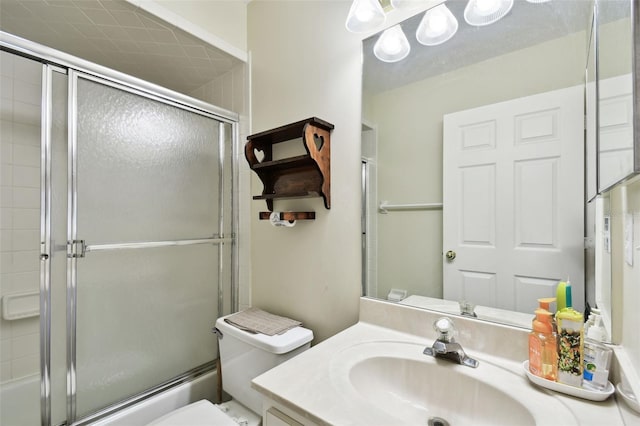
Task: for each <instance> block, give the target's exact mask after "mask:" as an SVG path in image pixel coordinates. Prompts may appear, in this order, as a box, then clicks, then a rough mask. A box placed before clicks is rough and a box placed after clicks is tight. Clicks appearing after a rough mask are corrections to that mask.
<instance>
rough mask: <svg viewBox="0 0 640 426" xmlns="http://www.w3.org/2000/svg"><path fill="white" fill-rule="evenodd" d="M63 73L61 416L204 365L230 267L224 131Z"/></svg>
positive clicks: (83, 412) (154, 101)
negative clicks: (64, 384) (65, 186)
mask: <svg viewBox="0 0 640 426" xmlns="http://www.w3.org/2000/svg"><path fill="white" fill-rule="evenodd" d="M69 78H70V91H69V93H70V96H69V103H70V104H69V105H70V109H69V112H70V114H69V116H70V117H72V118H71V120H70V126H69V132H70V139H69V140H70V148H69V161H70V164H71V166H70V168H69V184H70V186H69V205H68V208H69V213H70V215H69V224H68V238H67V239H68V245H67V257H68V271H69V273H68V278H67V305H68V308H69V309H68V313H67V326H68V333H69V336H68V342H69V344H68V347H67V352H68V354H67V357H68V358H67V364H68V378H67V381H68V390H67V392H68V406H67V417H68V419H69V420H72V421H73V420H75V419H77V418H82V417H85V416H87V415H90V414H91V413H94V412H96V411H99V410H101V409H103V408H104V407H106V406H109V405H112V404H115V403H117V402H119V401H122V400H123V399H126V398H128V397H131V396H134V395H136V394H139V393H141V392H143V391H145V390H147V389H150V388H153V387H154V386H157V385H158V384H161V383H163V382H165V381H168V380H170V379H172V378H175V377H177V376H179V375H180V374H182V373H184V372H187V371H189V370H191V369H194V368H196V367H199V366H202V365H204V364H207V363H210V362H212V361H213V360H214V359H215V358H216V352H217V347H216V345H217V341H216V338H215V335H214V334H212V333H211V328H212V326H213V324H214V323H215V320H216V318H217V317H218V316H219V315H222V312H219V310H224V307H223V306H229V302H228V299H229V294H230V291H231V275H230V268H229V267H228V266H225V268H222V265H231V239H230V237H231V230H232V228H231V221H230V219H231V218H230V214H229V213H230V211H231V190H232V189H231V173H230V164H231V158H232V154H231V144H230V143H228V142H230V140H231V133H232V131H231V129H232V127H231V124H230V123H225V122H222V121H220V120H219V119H216V118H215V117H214V116H212V115H209V114H207V113H204V112H202V111H199V110H195V109H191V108H188V107H185V106H183V105H178V104H174V103H172V102H170V101H167V100H164V99H161V98H156V97H155V96H153V95H150V94H147V93H145V92H139V91H136V90H134V89H130V88H128V87H124V86H121V85H119V84H116V83H113V82H110V81H107V80H102V79H99V78H96V77H92V76H89V75H86V74H81V73H77V72H70V77H69ZM225 142H226V143H225ZM225 286H226V288H224V287H225Z"/></svg>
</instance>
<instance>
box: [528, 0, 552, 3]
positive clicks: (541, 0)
mask: <svg viewBox="0 0 640 426" xmlns="http://www.w3.org/2000/svg"><path fill="white" fill-rule="evenodd" d="M527 1H528V2H529V3H547V2H550V1H551V0H527Z"/></svg>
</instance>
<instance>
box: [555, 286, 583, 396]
mask: <svg viewBox="0 0 640 426" xmlns="http://www.w3.org/2000/svg"><path fill="white" fill-rule="evenodd" d="M556 300H557V305H558V311H557V312H556V324H557V327H558V382H560V383H564V384H565V385H570V386H576V387H580V386H582V375H583V350H584V348H583V347H584V316H583V315H582V314H581V313H580V312H578V311H576V310H575V309H573V307H572V300H571V283H570V282H569V281H568V280H567V281H566V282H564V281H561V282H560V283H558V288H557V293H556Z"/></svg>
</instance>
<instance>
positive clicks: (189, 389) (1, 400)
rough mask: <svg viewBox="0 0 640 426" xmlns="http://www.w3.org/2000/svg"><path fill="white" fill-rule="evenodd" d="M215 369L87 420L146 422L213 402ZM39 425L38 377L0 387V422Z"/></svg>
mask: <svg viewBox="0 0 640 426" xmlns="http://www.w3.org/2000/svg"><path fill="white" fill-rule="evenodd" d="M216 384H217V380H216V372H215V371H212V372H208V373H205V374H203V375H201V376H199V377H197V378H196V379H194V380H192V381H190V382H187V383H182V384H180V385H178V386H176V387H174V388H171V389H169V390H167V391H165V392H162V393H159V394H157V395H154V396H153V397H151V398H149V399H147V400H144V401H142V402H139V403H137V404H134V405H132V406H130V407H127V408H125V409H123V410H120V411H118V412H116V413H114V414H112V415H110V416H108V417H103V418H102V419H99V420H98V421H95V422H93V423H90V424H91V425H99V426H137V425H145V424H147V423H149V422H150V421H151V420H154V419H156V418H158V417H160V416H162V415H164V414H166V413H168V412H170V411H172V410H175V409H176V408H180V407H182V406H184V405H187V404H189V403H191V402H195V401H198V400H200V399H208V400H210V401H215V398H216ZM39 424H40V376H39V375H33V376H28V377H25V378H23V379H18V380H12V381H11V382H7V383H3V384H2V385H1V386H0V425H7V426H34V425H39Z"/></svg>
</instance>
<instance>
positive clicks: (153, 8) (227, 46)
mask: <svg viewBox="0 0 640 426" xmlns="http://www.w3.org/2000/svg"><path fill="white" fill-rule="evenodd" d="M125 1H126V2H127V3H131V4H132V5H134V6H136V7H138V8H140V9H142V10H144V11H145V12H148V13H151V14H152V15H155V16H157V17H158V18H160V19H164V20H165V21H167V22H169V23H170V24H173V25H175V26H176V27H178V28H180V29H181V30H183V31H186V32H188V33H189V34H191V35H193V36H195V37H198V38H199V39H200V40H202V41H204V42H206V43H209V44H210V45H212V46H214V47H217V48H218V49H220V50H222V51H224V52H225V53H228V54H229V55H231V56H233V57H235V58H238V59H240V60H241V61H242V62H245V63H246V62H247V52H246V51H244V50H242V49H239V48H237V47H236V46H234V45H232V44H231V43H229V42H227V41H225V40H223V39H222V38H220V37H218V36H217V35H215V34H212V33H210V32H209V31H207V30H205V29H204V28H202V27H200V26H199V25H196V24H194V23H193V22H191V21H189V20H188V19H185V18H183V17H182V16H180V15H178V14H176V13H174V12H172V11H170V10H169V9H167V8H166V7H164V6H161V5H160V4H158V3H156V2H155V1H153V0H125Z"/></svg>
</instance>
